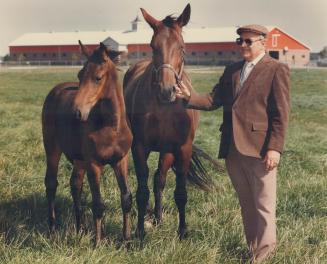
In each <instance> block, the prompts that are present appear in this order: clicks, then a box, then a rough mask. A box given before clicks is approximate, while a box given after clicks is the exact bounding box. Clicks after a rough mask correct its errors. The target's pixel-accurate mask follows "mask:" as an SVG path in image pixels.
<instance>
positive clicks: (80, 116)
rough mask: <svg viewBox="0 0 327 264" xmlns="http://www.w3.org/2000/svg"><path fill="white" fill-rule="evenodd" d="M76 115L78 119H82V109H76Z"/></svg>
mask: <svg viewBox="0 0 327 264" xmlns="http://www.w3.org/2000/svg"><path fill="white" fill-rule="evenodd" d="M75 117H76V118H77V119H78V120H81V119H82V113H81V111H80V110H76V111H75Z"/></svg>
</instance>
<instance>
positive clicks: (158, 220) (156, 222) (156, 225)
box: [152, 218, 162, 227]
mask: <svg viewBox="0 0 327 264" xmlns="http://www.w3.org/2000/svg"><path fill="white" fill-rule="evenodd" d="M152 223H153V225H154V226H155V227H159V226H161V224H162V219H161V218H155V219H153V222H152Z"/></svg>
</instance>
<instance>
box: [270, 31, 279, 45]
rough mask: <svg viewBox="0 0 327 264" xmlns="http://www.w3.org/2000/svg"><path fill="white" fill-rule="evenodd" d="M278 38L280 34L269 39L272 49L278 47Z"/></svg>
mask: <svg viewBox="0 0 327 264" xmlns="http://www.w3.org/2000/svg"><path fill="white" fill-rule="evenodd" d="M278 37H280V34H273V35H272V37H271V45H272V46H273V47H277V45H278Z"/></svg>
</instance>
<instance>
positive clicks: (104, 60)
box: [73, 41, 121, 121]
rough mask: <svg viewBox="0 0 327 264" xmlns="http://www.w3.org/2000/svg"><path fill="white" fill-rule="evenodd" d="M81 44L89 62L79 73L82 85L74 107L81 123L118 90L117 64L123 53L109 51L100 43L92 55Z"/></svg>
mask: <svg viewBox="0 0 327 264" xmlns="http://www.w3.org/2000/svg"><path fill="white" fill-rule="evenodd" d="M79 44H80V46H81V50H82V53H83V54H84V55H85V56H86V58H87V62H86V64H85V65H84V67H83V69H82V70H81V71H80V72H79V73H78V78H79V81H80V85H79V89H78V92H77V94H76V97H75V100H74V106H73V107H74V111H75V114H76V117H77V118H78V119H80V120H81V121H86V120H87V119H88V116H89V113H90V111H91V109H92V107H93V106H94V105H95V104H96V103H97V102H98V101H99V100H100V99H101V98H103V97H104V96H107V97H108V96H110V94H111V93H112V90H113V89H116V83H117V70H116V66H115V63H117V61H118V58H119V55H120V54H121V52H118V51H113V50H108V49H107V48H106V46H105V45H104V44H103V43H100V46H99V47H98V48H97V49H95V50H94V51H93V53H92V54H91V53H89V52H88V50H87V49H86V47H85V46H84V45H83V44H82V43H81V41H79Z"/></svg>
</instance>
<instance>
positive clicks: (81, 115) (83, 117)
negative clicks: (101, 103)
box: [74, 108, 90, 122]
mask: <svg viewBox="0 0 327 264" xmlns="http://www.w3.org/2000/svg"><path fill="white" fill-rule="evenodd" d="M89 113H90V111H85V110H84V111H83V110H81V109H78V108H76V109H75V111H74V114H75V118H76V119H77V120H79V121H82V122H86V121H87V119H88V118H89Z"/></svg>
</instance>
